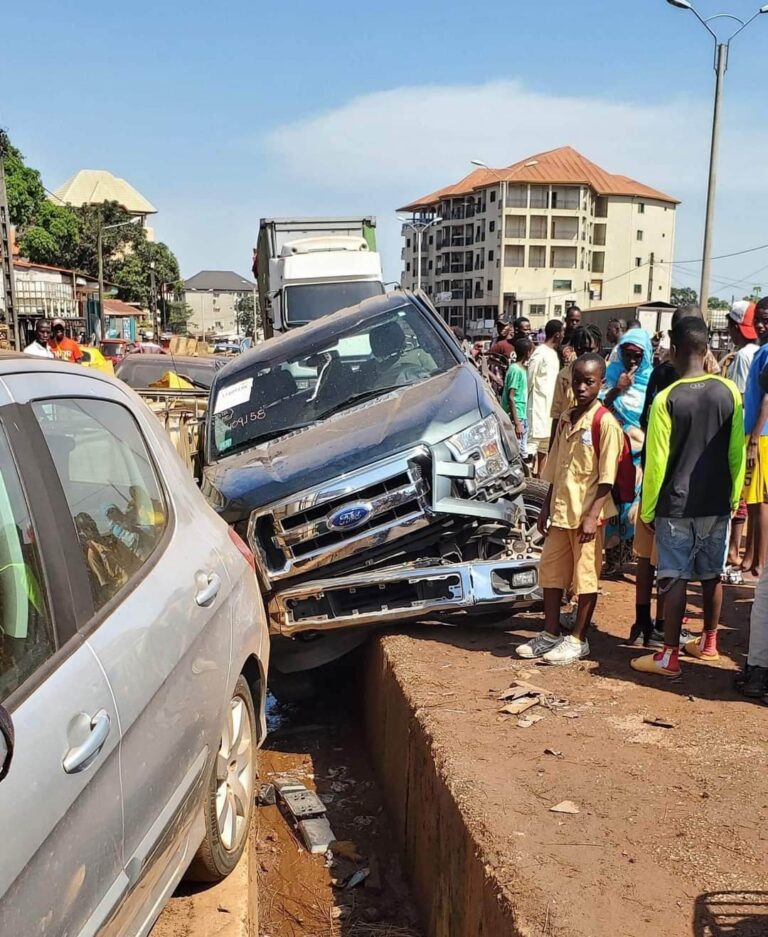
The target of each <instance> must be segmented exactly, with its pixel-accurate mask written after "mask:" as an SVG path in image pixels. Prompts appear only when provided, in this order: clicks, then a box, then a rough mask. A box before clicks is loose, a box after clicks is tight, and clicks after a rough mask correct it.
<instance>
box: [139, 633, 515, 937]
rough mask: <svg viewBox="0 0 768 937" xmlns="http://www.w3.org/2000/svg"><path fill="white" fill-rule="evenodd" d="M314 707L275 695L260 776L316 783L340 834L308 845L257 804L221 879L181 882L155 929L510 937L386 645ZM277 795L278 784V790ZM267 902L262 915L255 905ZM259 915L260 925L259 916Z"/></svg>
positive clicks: (184, 935)
mask: <svg viewBox="0 0 768 937" xmlns="http://www.w3.org/2000/svg"><path fill="white" fill-rule="evenodd" d="M360 660H361V670H360V674H359V676H360V680H359V682H358V685H357V686H356V687H350V689H349V690H348V691H345V692H340V693H329V694H327V696H325V697H323V698H322V699H321V700H319V701H318V702H315V703H313V704H311V705H306V706H280V705H279V704H276V703H275V702H274V700H273V701H272V704H271V714H270V721H271V725H270V735H269V739H268V743H267V746H266V748H265V750H264V751H263V752H262V755H261V763H260V776H261V781H262V782H266V783H272V784H275V785H276V786H277V787H278V788H279V787H280V786H281V785H284V784H285V783H286V781H287V780H288V781H292V782H294V783H295V784H298V785H303V786H304V787H306V788H307V789H308V790H309V791H314V792H316V793H317V795H319V797H320V798H321V800H322V802H323V804H324V805H325V808H326V819H327V822H328V823H330V826H331V828H332V829H333V834H334V836H335V838H336V844H335V845H334V847H333V849H332V854H331V853H329V854H327V855H312V854H311V853H310V852H309V850H308V849H307V848H306V844H305V842H303V840H302V830H300V829H299V828H298V827H296V826H294V825H293V824H291V822H290V819H289V811H288V810H287V809H286V804H285V803H284V804H283V809H280V807H279V806H278V805H263V806H259V807H258V808H257V810H256V813H255V821H254V829H253V832H252V842H251V847H250V849H249V850H248V853H247V855H246V857H244V859H243V861H242V862H241V865H240V867H239V868H238V869H237V870H236V871H235V873H234V874H233V876H232V877H231V878H230V879H229V880H228V881H227V882H224V883H223V884H222V885H219V886H215V887H214V888H208V889H197V888H191V889H190V888H188V887H186V886H182V888H181V889H180V890H179V892H178V893H177V895H176V896H174V898H173V899H172V901H171V903H170V905H169V907H168V908H167V909H166V911H165V912H164V913H163V915H162V917H161V918H160V920H159V921H158V924H157V925H156V927H155V929H154V931H153V933H152V937H202V935H206V937H210V935H216V937H257V935H258V937H477V935H482V934H487V935H498V937H513V935H516V934H517V933H518V931H517V930H516V929H515V927H514V921H513V917H512V913H511V909H509V908H506V907H505V905H504V902H503V901H501V900H500V898H499V894H498V892H497V890H496V889H495V887H494V884H493V882H492V881H491V880H490V879H489V877H488V875H487V873H486V866H485V863H484V861H483V858H482V856H480V855H478V852H477V846H476V843H475V842H474V840H473V839H472V837H471V835H470V833H469V831H468V830H467V829H466V827H465V824H464V821H463V818H462V815H461V812H460V810H459V807H458V806H457V803H456V801H455V799H454V796H453V792H452V791H451V790H450V789H449V785H448V784H447V782H446V781H445V779H444V777H443V776H442V774H441V771H440V766H439V764H436V763H435V760H434V757H433V752H432V748H431V745H430V739H429V737H428V734H427V733H426V732H425V731H424V728H423V725H422V724H421V723H420V722H419V720H418V718H417V716H418V714H414V711H413V707H412V706H411V704H410V702H409V699H408V692H407V687H405V686H404V685H403V683H402V682H401V680H400V679H399V676H398V674H397V673H396V669H395V668H394V667H393V665H392V661H391V660H390V658H389V655H388V651H387V638H386V637H384V638H381V639H378V640H373V641H371V642H370V643H369V645H368V647H367V648H366V650H365V654H364V655H361V658H360ZM279 800H280V797H279V794H278V801H279ZM256 906H258V914H257V907H256ZM257 918H258V925H257V923H256V921H257Z"/></svg>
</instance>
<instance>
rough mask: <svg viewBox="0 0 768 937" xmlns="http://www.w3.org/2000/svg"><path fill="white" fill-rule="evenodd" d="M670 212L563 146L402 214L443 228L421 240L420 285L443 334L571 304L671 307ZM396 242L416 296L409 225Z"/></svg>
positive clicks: (667, 202) (540, 316)
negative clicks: (445, 328)
mask: <svg viewBox="0 0 768 937" xmlns="http://www.w3.org/2000/svg"><path fill="white" fill-rule="evenodd" d="M678 204H679V202H678V200H677V199H675V198H673V197H672V196H670V195H666V194H665V193H663V192H660V191H658V190H657V189H653V188H651V187H650V186H647V185H645V184H643V183H641V182H636V181H635V180H634V179H630V178H629V177H628V176H622V175H616V174H614V173H610V172H607V171H606V170H605V169H602V168H601V167H600V166H597V165H596V164H595V163H593V162H591V161H590V160H588V159H587V158H586V157H584V156H582V155H581V154H580V153H578V152H576V150H574V149H573V148H572V147H569V146H565V147H560V148H558V149H556V150H549V151H548V152H545V153H539V154H537V155H536V156H531V157H529V158H527V159H524V160H521V161H520V162H518V163H514V164H512V165H511V166H508V167H506V168H504V169H489V168H480V169H476V170H475V171H474V172H471V173H470V174H469V175H468V176H466V177H465V178H464V179H462V180H460V181H459V182H457V183H456V184H454V185H451V186H447V187H445V188H442V189H438V190H437V191H436V192H433V193H431V194H430V195H427V196H424V197H423V198H420V199H417V200H416V201H414V202H411V203H409V204H408V205H406V206H404V207H403V208H401V209H400V211H401V212H409V213H410V214H411V219H412V221H413V222H414V223H418V222H426V221H432V220H433V219H435V218H440V219H441V220H440V221H439V222H437V223H436V224H434V225H432V226H431V227H430V228H429V229H427V231H426V232H425V234H424V237H423V239H422V250H421V258H420V259H419V261H420V263H421V271H422V288H423V289H425V290H426V291H427V292H428V293H429V294H430V296H431V298H432V301H433V302H434V303H435V305H436V306H437V307H438V309H439V310H440V311H441V312H442V313H443V315H444V317H445V319H446V321H447V322H448V323H449V324H450V325H458V326H462V327H463V328H465V330H466V331H468V332H469V333H470V334H473V335H479V334H484V333H488V332H489V331H490V330H491V329H492V328H493V324H494V321H495V320H496V319H497V318H498V317H499V315H503V316H504V317H505V318H512V317H514V316H517V315H525V316H527V317H528V318H530V319H531V321H532V323H533V324H534V326H535V327H538V326H540V325H542V324H543V323H544V322H546V321H547V320H548V319H551V318H558V317H561V316H563V315H564V313H565V310H566V309H567V308H568V306H571V305H573V304H574V303H576V304H577V305H579V306H580V307H581V308H582V309H587V308H589V307H590V306H592V305H595V306H598V305H599V306H607V305H612V306H613V305H621V304H624V303H640V302H659V301H662V302H668V301H669V297H670V290H671V286H672V283H671V278H672V258H673V256H674V248H675V213H676V209H677V205H678ZM502 206H503V208H502ZM403 238H404V240H405V246H404V248H403V252H402V256H403V273H402V285H403V286H405V287H409V288H413V287H414V286H415V284H416V272H417V266H416V264H417V262H419V261H417V257H416V238H415V236H414V233H413V230H412V228H411V227H409V226H408V225H403Z"/></svg>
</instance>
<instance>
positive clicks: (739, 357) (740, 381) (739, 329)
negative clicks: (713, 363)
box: [726, 299, 757, 394]
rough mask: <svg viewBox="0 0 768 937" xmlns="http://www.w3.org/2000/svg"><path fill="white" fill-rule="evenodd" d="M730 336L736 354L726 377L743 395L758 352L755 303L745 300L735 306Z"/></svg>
mask: <svg viewBox="0 0 768 937" xmlns="http://www.w3.org/2000/svg"><path fill="white" fill-rule="evenodd" d="M728 334H729V335H730V336H731V341H732V342H733V347H734V349H735V350H736V354H735V355H734V356H733V360H732V361H731V364H730V366H729V368H728V372H727V374H726V377H729V378H730V379H731V380H732V381H733V383H734V384H735V385H736V386H737V387H738V388H739V390H740V391H741V393H742V394H743V393H744V391H745V390H746V387H747V377H748V376H749V369H750V366H751V365H752V359H753V358H754V357H755V353H756V352H757V332H756V331H755V304H754V303H750V302H748V301H747V300H746V299H744V300H741V301H740V302H738V303H734V304H733V306H732V307H731V311H730V312H729V313H728Z"/></svg>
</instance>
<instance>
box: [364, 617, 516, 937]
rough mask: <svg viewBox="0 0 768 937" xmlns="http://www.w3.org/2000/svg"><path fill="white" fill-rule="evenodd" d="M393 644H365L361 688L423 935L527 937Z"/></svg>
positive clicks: (384, 640)
mask: <svg viewBox="0 0 768 937" xmlns="http://www.w3.org/2000/svg"><path fill="white" fill-rule="evenodd" d="M398 640H399V639H398V636H396V635H393V636H383V637H381V638H378V639H376V640H373V641H371V642H370V644H369V651H368V655H367V659H366V666H365V671H364V674H363V680H364V681H365V682H364V684H363V685H364V688H365V689H364V693H363V695H364V700H365V702H364V706H365V712H364V719H365V730H366V736H367V740H368V749H369V752H370V755H371V759H372V761H373V764H374V769H375V771H376V774H377V778H378V781H379V783H380V785H381V788H382V792H383V795H384V801H385V803H386V805H387V809H388V811H389V814H390V817H391V819H392V822H393V827H394V831H395V836H396V838H397V839H398V842H399V844H400V846H401V849H402V851H403V865H404V870H405V872H406V875H407V877H408V878H409V880H410V883H411V887H412V889H413V895H414V899H415V902H416V905H417V908H418V910H419V913H420V915H421V917H422V924H423V926H424V931H425V933H427V934H429V935H430V937H478V935H493V937H528V935H530V934H531V931H530V929H529V928H528V927H527V926H526V925H525V924H524V923H523V922H522V921H521V920H520V919H519V916H518V914H517V913H516V911H515V909H514V907H513V906H512V903H511V901H510V899H509V895H508V894H507V893H505V890H504V888H503V887H502V885H501V883H500V882H499V880H498V878H497V876H496V874H495V872H494V869H493V863H492V861H491V859H490V857H489V856H488V855H487V852H486V849H485V844H484V842H483V840H484V837H483V832H482V828H481V827H479V826H478V824H477V822H472V823H470V822H469V820H470V818H469V817H468V815H467V814H466V808H465V806H464V805H463V804H462V802H461V799H460V798H459V797H458V796H457V792H456V791H455V790H454V789H453V786H452V783H451V780H450V777H449V775H448V773H447V772H446V769H445V763H444V759H443V757H442V755H441V752H440V750H439V748H438V746H437V745H436V744H435V742H434V739H433V738H432V736H431V734H430V732H429V729H428V727H427V725H426V723H425V719H424V714H423V713H421V712H420V711H419V710H418V708H417V705H416V704H415V702H414V701H413V700H412V699H411V698H410V694H409V692H408V687H407V679H406V675H405V674H403V673H399V672H398V664H397V653H396V648H397V641H398Z"/></svg>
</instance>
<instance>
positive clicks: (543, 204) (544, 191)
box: [530, 185, 549, 208]
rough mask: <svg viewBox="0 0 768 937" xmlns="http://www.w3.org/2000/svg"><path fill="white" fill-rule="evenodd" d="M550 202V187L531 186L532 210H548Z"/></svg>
mask: <svg viewBox="0 0 768 937" xmlns="http://www.w3.org/2000/svg"><path fill="white" fill-rule="evenodd" d="M548 201H549V187H548V186H546V185H532V186H531V201H530V207H531V208H547V205H548Z"/></svg>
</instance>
